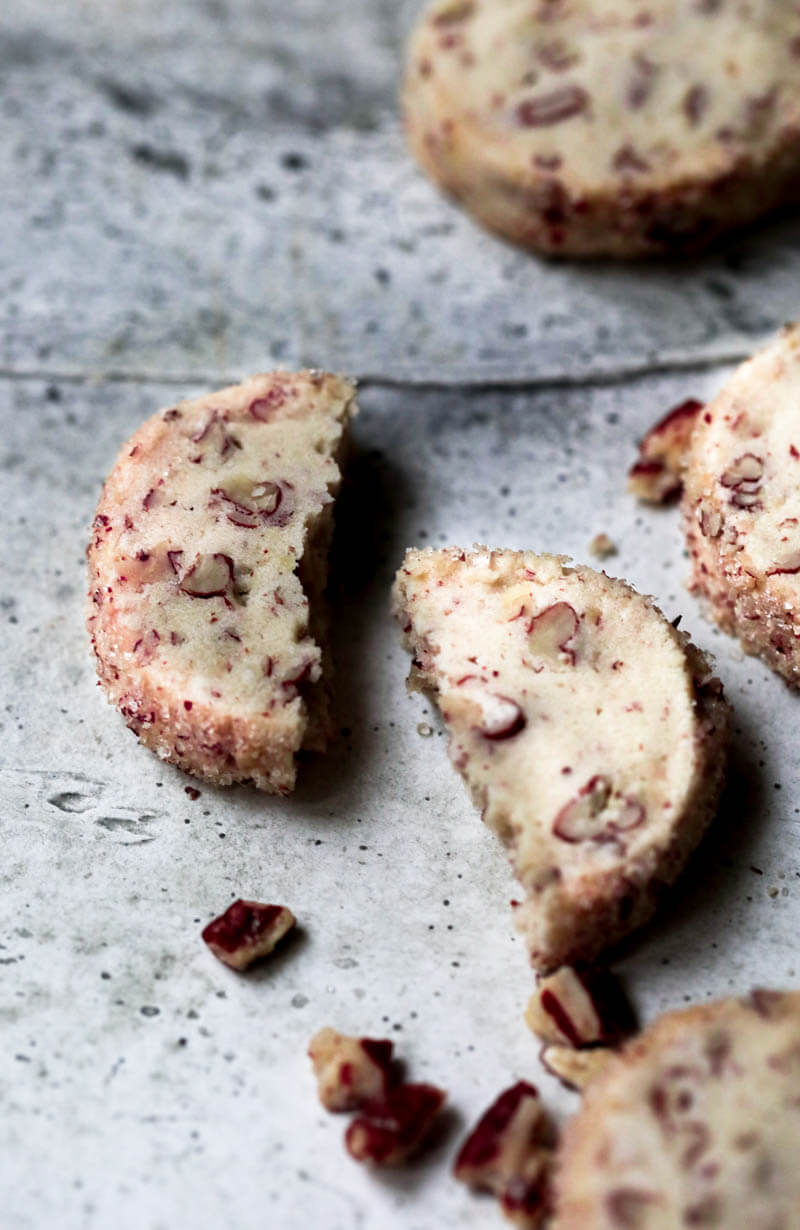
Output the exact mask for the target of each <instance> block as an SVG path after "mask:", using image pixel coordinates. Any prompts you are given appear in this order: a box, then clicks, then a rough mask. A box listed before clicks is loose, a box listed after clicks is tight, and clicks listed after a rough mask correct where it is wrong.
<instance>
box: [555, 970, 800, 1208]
mask: <svg viewBox="0 0 800 1230" xmlns="http://www.w3.org/2000/svg"><path fill="white" fill-rule="evenodd" d="M798 1140H800V992H780V991H754V992H753V993H752V995H750V997H749V998H747V999H726V1000H721V1001H719V1002H717V1003H713V1004H704V1005H701V1006H698V1007H694V1008H689V1009H687V1010H685V1011H683V1012H674V1013H670V1014H668V1015H666V1016H663V1017H661V1018H660V1019H659V1020H657V1021H656V1022H655V1023H654V1024H653V1025H651V1026H650V1027H649V1028H648V1029H647V1030H645V1032H644V1033H643V1034H642V1035H641V1036H640V1037H639V1038H637V1039H635V1040H634V1041H633V1042H630V1043H629V1044H628V1045H627V1046H626V1047H625V1048H624V1049H623V1050H622V1051H621V1052H620V1053H619V1054H618V1055H617V1056H615V1057H613V1058H611V1059H609V1061H608V1064H607V1066H606V1067H605V1068H604V1070H603V1071H602V1072H600V1074H599V1075H598V1076H597V1077H596V1078H595V1080H594V1081H592V1082H591V1084H590V1085H589V1086H588V1088H587V1090H586V1093H585V1095H584V1099H583V1104H582V1106H581V1109H580V1110H579V1111H578V1113H577V1114H576V1115H575V1116H574V1118H573V1119H571V1120H570V1122H569V1123H568V1124H567V1127H566V1130H565V1133H564V1136H563V1138H562V1142H561V1146H560V1151H559V1156H558V1158H557V1163H556V1178H555V1208H556V1213H555V1217H554V1220H553V1226H552V1230H677V1228H678V1227H682V1226H701V1227H708V1228H714V1227H715V1228H716V1230H794V1228H795V1227H796V1226H797V1225H798V1224H800V1167H798V1165H797V1142H798Z"/></svg>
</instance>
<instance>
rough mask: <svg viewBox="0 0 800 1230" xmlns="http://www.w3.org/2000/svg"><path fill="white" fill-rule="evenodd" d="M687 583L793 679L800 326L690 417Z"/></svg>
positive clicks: (798, 666)
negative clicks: (693, 423) (693, 420)
mask: <svg viewBox="0 0 800 1230" xmlns="http://www.w3.org/2000/svg"><path fill="white" fill-rule="evenodd" d="M683 518H684V526H685V530H686V538H687V543H688V546H689V553H690V555H691V559H692V588H693V589H694V590H695V591H696V592H697V593H699V594H701V595H702V596H703V597H704V598H705V599H706V600H707V602H708V606H709V609H710V612H711V614H712V615H713V617H714V618H715V619H716V621H717V623H718V624H719V625H720V627H722V628H724V629H725V631H726V632H731V633H733V635H734V636H737V637H738V638H739V640H740V641H741V643H742V646H743V647H744V649H746V650H747V652H748V653H752V654H758V656H759V657H761V658H763V659H764V661H765V662H767V663H768V664H769V665H770V666H771V667H772V668H773V670H776V671H777V672H778V673H779V674H781V675H783V676H784V678H786V679H787V680H788V681H789V683H791V684H792V685H793V686H794V687H800V325H794V326H791V327H787V328H786V329H784V331H783V332H782V333H781V335H780V336H779V337H778V338H777V339H776V340H775V341H774V342H773V343H772V344H771V345H770V346H768V347H767V348H766V349H765V350H763V351H761V353H760V354H757V355H756V357H755V358H754V359H751V360H750V361H749V362H748V363H744V364H743V365H742V366H741V367H740V368H739V369H738V371H737V372H736V374H735V375H734V376H733V378H732V380H731V381H730V382H729V383H728V384H727V385H726V386H725V388H724V389H723V390H722V392H721V393H719V395H718V396H717V397H716V398H715V399H714V400H713V401H712V402H711V403H710V404H709V405H708V406H707V407H706V408H705V409H704V410H703V411H701V413H700V414H699V415H698V418H697V423H696V426H695V428H694V431H693V433H692V437H691V444H690V450H689V458H688V464H687V468H686V473H685V477H684V495H683Z"/></svg>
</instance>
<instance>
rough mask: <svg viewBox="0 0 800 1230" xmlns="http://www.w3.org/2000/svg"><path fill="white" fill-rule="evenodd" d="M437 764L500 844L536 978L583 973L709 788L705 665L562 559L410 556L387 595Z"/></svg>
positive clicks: (717, 732)
mask: <svg viewBox="0 0 800 1230" xmlns="http://www.w3.org/2000/svg"><path fill="white" fill-rule="evenodd" d="M394 603H395V612H396V615H397V618H398V619H399V621H400V623H401V624H402V627H403V631H404V634H405V644H406V647H407V649H408V650H409V651H410V653H411V654H412V655H413V666H412V670H411V674H410V676H409V687H410V688H412V689H419V690H422V691H425V692H427V693H429V694H430V695H431V696H433V697H434V698H435V700H436V702H437V704H438V705H439V708H440V709H441V712H442V716H443V718H444V720H445V723H446V725H447V727H448V730H449V734H450V755H451V758H452V760H453V763H454V764H455V766H456V768H457V769H458V770H459V772H460V773H461V775H462V776H463V777H464V779H465V781H466V783H467V786H468V787H469V789H470V791H471V793H472V796H473V798H474V800H475V803H476V804H477V806H478V807H480V808H481V809H482V813H483V817H484V819H485V821H486V822H487V824H488V825H489V826H490V827H491V828H492V829H493V830H494V831H495V832H496V833H497V835H498V836H499V837H500V839H501V840H502V842H503V843H504V845H505V846H506V848H507V850H508V852H509V855H510V859H511V863H512V866H513V867H514V870H515V871H516V874H517V876H518V878H519V880H520V881H521V883H522V885H523V888H524V889H525V891H526V894H527V899H526V900H525V901H524V902H523V903H522V904H518V905H517V906H516V909H515V915H514V916H515V921H516V923H517V926H518V927H519V929H520V931H521V932H522V933H523V934H524V936H525V938H526V941H527V944H528V947H529V950H530V955H531V960H532V963H533V965H534V966H535V967H536V968H537V969H540V970H548V969H553V968H554V967H556V966H558V965H561V964H569V963H573V962H576V961H589V960H591V959H593V958H594V957H595V956H597V954H599V953H600V952H601V951H602V950H603V949H605V948H607V947H609V946H610V945H611V944H612V943H614V942H615V941H616V940H618V939H619V938H620V937H621V936H623V935H625V934H626V933H628V932H629V931H631V930H633V929H634V928H635V927H637V926H639V924H641V923H642V922H644V921H645V919H647V918H648V917H649V916H650V915H651V914H652V913H653V911H654V909H655V907H656V905H657V902H658V899H659V897H660V895H661V894H662V892H663V891H664V890H665V889H666V888H667V886H668V885H669V884H670V883H671V882H672V881H673V880H674V879H675V877H676V876H677V874H678V872H679V871H680V870H681V868H682V866H683V864H684V863H685V861H686V859H687V857H688V855H689V853H690V852H691V850H692V849H693V848H694V847H695V846H696V845H697V842H698V841H699V839H700V837H701V835H702V833H703V831H704V830H705V828H706V825H707V824H708V822H709V820H710V818H711V816H712V814H713V811H714V809H715V806H716V803H717V799H718V796H719V792H720V788H721V784H722V779H723V775H724V761H725V746H726V738H727V705H726V702H725V701H724V699H723V697H722V688H721V685H720V683H719V680H718V679H716V678H714V676H713V673H712V670H711V668H710V665H709V663H708V661H707V659H706V658H705V657H704V656H703V654H701V653H700V652H699V650H697V649H695V647H694V646H693V645H692V644H691V643H690V642H689V640H688V638H687V637H686V636H685V635H684V634H683V633H681V632H678V631H677V630H676V629H675V628H674V627H673V626H672V624H670V623H668V622H667V620H666V619H665V618H664V617H663V615H662V614H661V613H660V611H658V609H657V608H656V607H655V606H654V605H653V603H652V602H651V601H650V600H649V599H648V598H644V597H641V596H640V595H639V594H637V593H635V591H634V590H632V589H631V588H630V587H629V586H628V585H626V584H625V583H624V582H623V581H616V580H612V579H611V578H609V577H607V576H606V575H605V574H604V573H598V572H594V571H593V570H592V569H590V568H585V567H571V566H568V564H567V562H566V561H565V559H564V558H563V557H557V556H552V555H535V554H534V553H533V552H524V551H492V550H488V549H486V548H476V549H475V551H474V552H473V553H471V554H467V553H466V552H464V551H461V550H460V549H458V548H457V547H447V548H443V549H441V550H432V549H428V550H411V551H409V552H407V554H406V558H405V561H404V564H403V567H402V568H401V569H400V571H399V572H398V574H397V579H396V581H395V587H394Z"/></svg>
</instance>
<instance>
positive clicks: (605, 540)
mask: <svg viewBox="0 0 800 1230" xmlns="http://www.w3.org/2000/svg"><path fill="white" fill-rule="evenodd" d="M589 554H590V555H596V556H597V558H598V559H608V557H609V556H610V555H616V554H617V544H616V543H615V542H613V541H612V539H610V538H609V536H608V534H605V533H601V534H595V536H594V538H593V539H592V541H591V542H590V543H589Z"/></svg>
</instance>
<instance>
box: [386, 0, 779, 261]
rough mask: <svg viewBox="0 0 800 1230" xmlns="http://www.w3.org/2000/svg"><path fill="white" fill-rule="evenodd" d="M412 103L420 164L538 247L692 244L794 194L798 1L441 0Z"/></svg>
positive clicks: (416, 43)
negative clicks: (796, 2)
mask: <svg viewBox="0 0 800 1230" xmlns="http://www.w3.org/2000/svg"><path fill="white" fill-rule="evenodd" d="M404 104H405V114H406V122H407V128H408V135H409V139H410V142H411V147H412V149H413V151H414V153H415V154H416V156H417V158H418V159H419V161H420V162H421V163H422V165H423V167H425V169H426V170H427V171H428V173H429V174H430V175H431V176H432V177H433V178H434V179H435V180H437V181H438V182H439V183H440V184H441V185H442V186H443V187H444V188H446V189H448V190H449V191H450V192H452V193H453V194H454V195H455V196H456V197H458V198H460V199H461V200H462V201H463V202H464V204H465V205H466V207H467V208H468V209H469V210H470V211H471V212H472V213H473V214H475V215H476V216H477V217H478V218H479V219H480V220H481V221H482V222H484V223H485V224H486V225H487V226H489V227H491V228H492V229H493V230H495V231H499V232H500V233H501V234H502V235H505V236H506V237H507V238H509V239H512V240H514V241H515V242H517V243H520V244H523V245H524V246H526V247H529V248H533V249H536V250H538V251H540V252H545V253H550V254H554V255H559V254H561V255H568V256H593V255H614V256H636V255H644V254H648V253H652V254H656V253H660V252H669V251H672V250H674V249H675V248H696V247H698V246H700V245H702V244H704V243H707V242H708V241H709V240H710V239H712V238H713V237H714V235H716V234H717V233H719V232H720V231H722V230H724V229H726V228H729V227H732V226H736V225H739V224H742V223H746V222H749V221H752V220H753V219H755V218H756V217H758V216H760V215H762V214H764V213H765V212H767V211H768V210H770V209H772V208H774V207H775V206H777V205H779V204H781V203H785V202H787V201H791V200H798V199H800V9H799V8H798V7H797V5H796V4H795V3H794V0H640V2H639V3H632V2H631V0H435V3H434V4H432V5H431V7H430V8H429V9H428V10H427V12H426V14H425V16H424V17H423V18H422V20H421V22H420V24H419V26H418V27H417V29H416V31H415V32H414V34H413V36H412V39H411V43H410V48H409V53H408V60H407V67H406V78H405V88H404Z"/></svg>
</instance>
